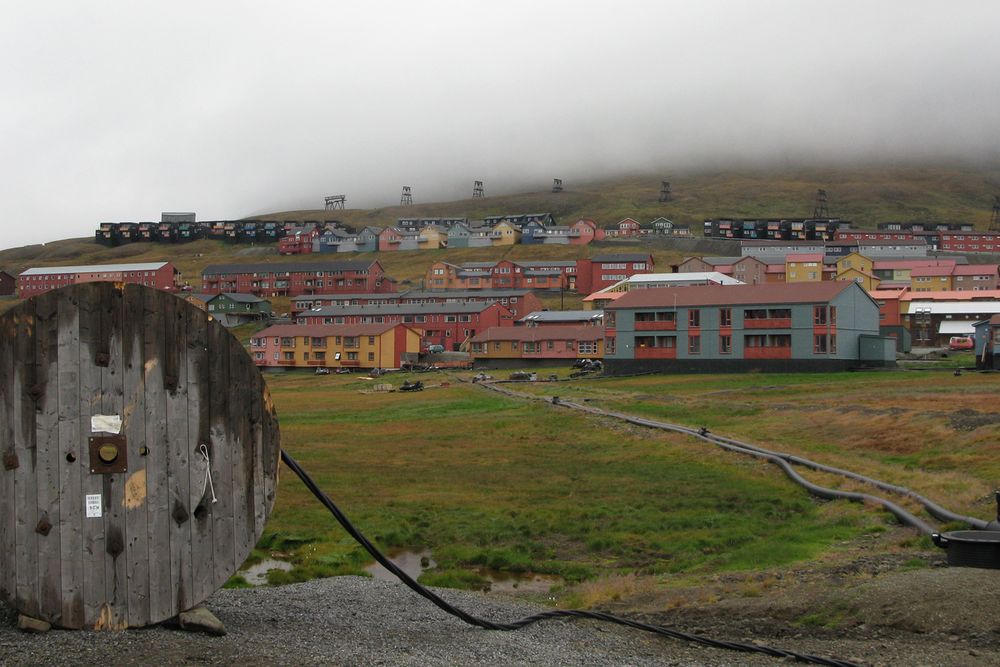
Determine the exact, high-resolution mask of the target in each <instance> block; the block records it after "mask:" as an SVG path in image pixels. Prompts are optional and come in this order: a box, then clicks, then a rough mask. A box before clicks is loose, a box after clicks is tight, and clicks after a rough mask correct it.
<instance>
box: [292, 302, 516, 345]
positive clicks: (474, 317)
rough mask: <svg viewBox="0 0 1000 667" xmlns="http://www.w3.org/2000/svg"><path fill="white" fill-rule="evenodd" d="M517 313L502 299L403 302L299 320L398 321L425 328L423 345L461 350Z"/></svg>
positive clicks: (315, 313)
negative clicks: (469, 301)
mask: <svg viewBox="0 0 1000 667" xmlns="http://www.w3.org/2000/svg"><path fill="white" fill-rule="evenodd" d="M514 319H515V318H514V314H513V313H511V312H510V309H509V308H507V307H506V306H504V305H503V304H500V303H496V302H493V303H399V304H385V305H370V306H332V307H326V308H317V309H314V310H309V311H305V312H303V313H301V314H300V315H299V316H298V317H297V318H296V322H297V323H299V324H394V323H397V322H401V323H403V324H407V325H409V326H411V327H413V328H415V329H421V330H423V332H424V336H423V339H422V341H421V343H422V347H423V348H424V349H426V348H427V346H428V345H443V346H444V348H445V349H446V350H459V349H461V348H462V345H463V344H464V343H466V342H467V341H468V340H470V339H471V338H472V337H473V336H475V335H476V334H478V333H479V332H480V331H484V330H486V329H488V328H490V327H501V326H503V327H512V326H513V325H514Z"/></svg>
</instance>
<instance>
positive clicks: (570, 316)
mask: <svg viewBox="0 0 1000 667" xmlns="http://www.w3.org/2000/svg"><path fill="white" fill-rule="evenodd" d="M603 317H604V311H603V310H536V311H534V312H532V313H528V314H527V315H525V316H524V317H522V318H521V319H520V320H518V322H522V323H527V322H592V321H593V320H599V319H602V318H603Z"/></svg>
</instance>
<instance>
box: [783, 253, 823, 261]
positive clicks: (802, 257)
mask: <svg viewBox="0 0 1000 667" xmlns="http://www.w3.org/2000/svg"><path fill="white" fill-rule="evenodd" d="M785 261H786V262H822V261H823V253H821V252H805V253H790V254H788V255H785Z"/></svg>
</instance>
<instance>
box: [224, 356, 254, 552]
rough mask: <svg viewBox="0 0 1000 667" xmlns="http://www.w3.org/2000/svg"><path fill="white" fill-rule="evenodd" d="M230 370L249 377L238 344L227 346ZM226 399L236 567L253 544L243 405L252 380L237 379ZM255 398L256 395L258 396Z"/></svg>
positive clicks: (250, 445)
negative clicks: (230, 432)
mask: <svg viewBox="0 0 1000 667" xmlns="http://www.w3.org/2000/svg"><path fill="white" fill-rule="evenodd" d="M230 349H231V351H232V353H231V356H230V361H229V370H230V374H231V376H232V377H234V378H251V377H252V375H251V374H250V369H249V368H247V366H248V363H249V358H248V357H247V355H246V353H245V352H244V351H243V349H242V346H230ZM236 389H237V391H236V392H235V393H234V394H233V395H232V396H231V398H230V401H229V412H230V419H229V422H230V424H232V425H233V428H234V431H233V436H234V445H235V446H234V447H233V456H232V475H233V480H232V499H233V512H234V514H235V517H234V522H233V545H234V546H233V555H234V562H235V564H236V569H239V567H240V566H241V565H242V564H243V561H244V560H246V557H247V556H248V555H249V553H250V550H251V549H253V547H254V540H255V538H256V535H255V533H254V520H253V518H254V507H253V502H254V499H253V491H252V489H253V456H254V438H253V424H252V419H253V414H247V408H248V407H249V406H251V405H253V403H254V394H253V391H254V383H253V382H252V381H247V382H240V383H239V386H238V387H237V388H236ZM258 401H259V398H258Z"/></svg>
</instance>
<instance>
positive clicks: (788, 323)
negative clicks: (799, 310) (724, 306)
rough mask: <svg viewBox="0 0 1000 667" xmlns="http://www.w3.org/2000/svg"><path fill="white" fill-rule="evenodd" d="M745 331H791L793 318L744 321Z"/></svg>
mask: <svg viewBox="0 0 1000 667" xmlns="http://www.w3.org/2000/svg"><path fill="white" fill-rule="evenodd" d="M743 328H744V329H791V328H792V318H790V317H773V318H772V317H766V318H759V319H757V318H754V319H744V320H743Z"/></svg>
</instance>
